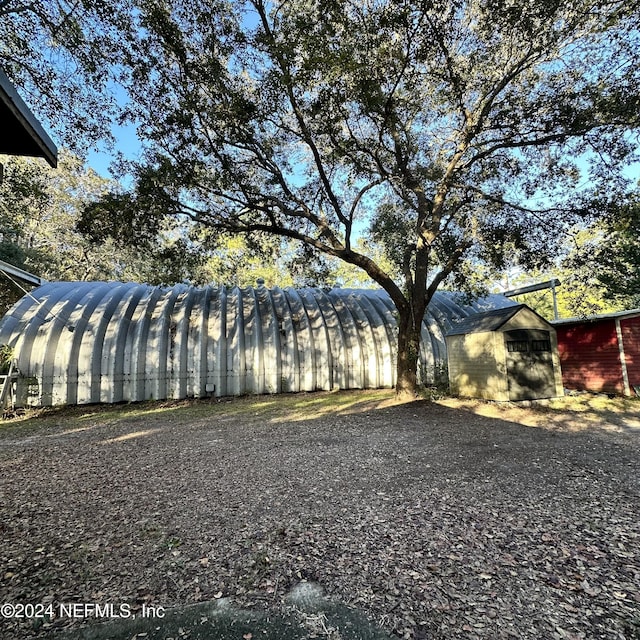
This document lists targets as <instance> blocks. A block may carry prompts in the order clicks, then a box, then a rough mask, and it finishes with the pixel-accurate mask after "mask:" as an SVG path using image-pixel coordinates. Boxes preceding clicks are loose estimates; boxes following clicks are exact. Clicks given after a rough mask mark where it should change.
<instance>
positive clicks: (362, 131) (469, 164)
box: [85, 0, 640, 393]
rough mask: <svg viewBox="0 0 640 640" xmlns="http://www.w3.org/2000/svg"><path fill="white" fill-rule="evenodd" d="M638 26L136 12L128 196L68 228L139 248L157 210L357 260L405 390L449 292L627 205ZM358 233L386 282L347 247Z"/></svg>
mask: <svg viewBox="0 0 640 640" xmlns="http://www.w3.org/2000/svg"><path fill="white" fill-rule="evenodd" d="M638 13H639V12H638V6H637V3H629V2H627V1H626V0H624V1H616V0H611V1H608V0H569V1H567V0H542V1H533V2H516V1H514V0H455V1H452V2H451V1H443V0H422V1H420V0H417V1H416V0H410V1H409V0H404V1H403V0H400V1H393V2H392V1H390V0H362V1H361V0H358V2H353V1H350V0H286V1H284V0H282V1H281V0H275V1H273V2H266V1H263V0H248V1H247V2H239V1H238V2H237V1H233V0H230V1H225V0H217V1H212V0H195V1H190V2H186V1H180V0H175V1H170V0H167V1H154V2H142V3H141V6H140V13H139V14H138V17H139V18H140V20H141V22H140V30H139V32H138V37H139V41H138V42H137V44H136V46H135V47H134V49H135V50H134V52H133V54H132V56H131V58H130V60H129V64H130V67H129V71H130V81H131V86H130V89H131V97H132V109H131V113H130V116H131V118H132V119H133V120H135V121H136V122H137V123H138V125H139V135H140V137H141V138H142V139H144V140H145V141H146V151H145V154H144V156H143V157H142V159H141V161H140V162H139V163H137V164H136V165H135V167H134V171H135V174H136V182H135V187H134V188H133V189H132V192H131V193H130V194H127V196H126V197H123V196H114V197H112V198H109V199H108V200H106V201H104V202H102V203H98V204H96V205H95V206H93V207H91V208H90V209H89V210H87V214H86V219H85V223H86V224H87V225H88V226H89V227H91V226H92V227H93V230H94V232H95V233H96V234H97V235H98V236H99V235H100V233H107V232H111V233H112V234H116V235H117V233H119V232H120V233H121V232H122V229H123V228H124V226H123V220H126V221H127V222H128V225H127V228H128V229H129V230H134V232H135V233H137V234H140V236H141V237H142V236H144V235H145V234H150V233H151V234H152V233H153V231H154V229H156V228H157V227H158V226H161V225H163V224H166V219H167V217H171V218H173V219H174V220H175V221H178V222H180V221H188V222H189V223H190V224H196V225H203V226H206V227H209V228H212V229H219V230H221V231H224V232H237V233H262V234H264V233H269V234H275V235H277V236H282V237H284V238H290V239H294V240H297V241H299V242H301V243H303V244H304V245H306V246H307V247H309V248H311V249H312V250H314V251H317V252H321V253H324V254H328V255H330V256H334V257H337V258H340V259H342V260H344V261H345V262H347V263H350V264H352V265H356V266H358V267H360V268H361V269H363V270H364V271H365V272H366V273H367V274H368V275H369V276H370V277H371V278H372V279H373V280H375V281H376V282H377V283H378V284H379V285H380V286H381V287H383V288H384V289H385V290H386V291H387V292H388V293H389V295H390V296H391V298H392V299H393V301H394V303H395V305H396V307H397V312H398V334H399V335H398V363H397V389H398V391H399V392H410V393H412V392H414V391H415V389H416V384H417V364H418V354H419V340H420V325H421V321H422V318H423V316H424V313H425V309H426V307H427V305H428V304H429V301H430V300H431V298H432V296H433V294H434V293H435V291H436V290H437V289H438V287H439V286H441V284H442V283H443V282H444V281H445V280H446V279H447V278H449V277H451V276H455V275H456V274H457V275H458V278H459V279H460V278H463V277H464V274H465V272H468V269H469V265H474V264H478V265H479V264H482V263H493V264H497V265H498V266H500V265H501V264H503V263H504V261H505V259H506V257H508V258H509V259H511V260H516V261H519V262H520V263H521V264H524V265H531V266H540V265H543V264H544V263H545V261H549V260H551V259H552V258H553V255H554V252H555V251H556V250H557V247H558V243H559V240H560V239H561V238H563V235H564V234H565V233H567V232H569V231H570V230H571V229H575V228H576V225H580V224H584V223H585V222H588V221H590V220H591V219H592V218H593V217H597V216H598V215H599V214H600V213H601V212H604V211H607V212H610V211H611V210H612V208H613V207H614V206H615V205H616V203H617V202H618V201H619V199H620V198H623V197H624V196H625V192H626V190H627V185H626V183H625V180H624V177H623V173H622V169H623V168H624V167H625V165H627V164H629V163H630V162H631V161H632V157H633V152H634V150H635V148H636V146H637V137H634V136H635V135H636V132H637V127H638V124H639V113H640V99H639V91H638V89H639V87H640V83H639V80H640V78H639V72H638V65H637V64H636V62H635V61H636V56H637V51H638V49H639V45H640V38H639V37H638V26H639V25H638ZM123 205H126V206H124V207H123ZM118 211H119V212H120V213H119V214H117V212H118ZM123 212H124V214H123ZM105 213H108V214H109V215H111V216H112V218H111V220H112V221H115V223H116V224H115V226H114V225H111V226H110V223H109V222H108V221H107V220H106V218H105V217H104V216H105ZM367 232H368V233H369V234H370V235H371V236H372V237H373V238H374V239H375V240H378V241H380V242H383V243H384V245H385V247H386V252H387V256H388V257H389V258H390V259H391V260H392V262H393V265H394V269H391V270H390V269H386V268H383V266H382V265H381V264H380V263H379V262H376V261H375V260H374V259H372V257H371V256H370V255H368V254H367V253H366V252H362V251H361V250H359V249H358V245H357V244H356V242H355V240H356V238H357V237H358V236H359V235H362V234H363V233H367ZM361 246H362V245H361ZM465 269H466V270H467V271H465Z"/></svg>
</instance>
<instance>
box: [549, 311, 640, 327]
mask: <svg viewBox="0 0 640 640" xmlns="http://www.w3.org/2000/svg"><path fill="white" fill-rule="evenodd" d="M635 316H640V309H629V310H627V311H613V312H611V313H599V314H597V315H592V316H584V317H574V318H560V319H559V320H552V321H551V324H553V325H559V324H580V323H583V322H599V321H601V320H612V319H613V320H615V319H616V318H619V319H622V318H633V317H635Z"/></svg>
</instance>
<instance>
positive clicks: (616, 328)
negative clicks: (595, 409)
mask: <svg viewBox="0 0 640 640" xmlns="http://www.w3.org/2000/svg"><path fill="white" fill-rule="evenodd" d="M553 325H554V327H555V329H556V333H557V335H558V353H559V356H560V363H561V365H562V379H563V384H564V386H565V387H566V388H567V389H575V390H582V391H595V392H599V393H600V392H602V393H615V394H620V395H625V396H635V395H640V309H631V310H629V311H621V312H618V313H608V314H601V315H595V316H590V317H587V318H568V319H563V320H557V321H555V322H554V323H553Z"/></svg>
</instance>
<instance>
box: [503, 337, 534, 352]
mask: <svg viewBox="0 0 640 640" xmlns="http://www.w3.org/2000/svg"><path fill="white" fill-rule="evenodd" d="M507 351H508V352H509V353H526V352H527V351H529V343H528V342H527V341H526V340H507Z"/></svg>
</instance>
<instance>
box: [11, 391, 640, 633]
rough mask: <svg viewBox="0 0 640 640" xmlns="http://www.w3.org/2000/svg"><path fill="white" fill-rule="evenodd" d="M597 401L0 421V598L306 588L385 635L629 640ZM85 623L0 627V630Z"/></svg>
mask: <svg viewBox="0 0 640 640" xmlns="http://www.w3.org/2000/svg"><path fill="white" fill-rule="evenodd" d="M611 402H612V404H611V403H610V405H607V406H608V408H607V409H606V410H603V411H583V412H581V413H577V412H575V411H569V410H566V411H562V410H561V411H551V410H549V409H548V408H547V409H544V408H543V409H538V408H529V409H522V408H515V407H513V406H506V407H503V408H498V407H496V406H495V405H490V404H487V403H469V402H467V403H465V402H462V401H456V400H449V401H443V402H438V403H428V402H425V401H416V402H411V403H405V404H395V403H394V400H393V396H392V394H391V393H390V392H386V391H385V392H380V391H376V392H362V393H357V392H356V393H353V392H352V393H338V394H324V393H321V394H306V395H301V396H280V397H260V398H241V399H236V400H233V401H223V402H219V401H218V402H215V401H212V402H193V403H189V402H181V403H176V404H174V405H171V404H164V405H151V404H149V405H141V406H139V405H131V406H128V407H120V408H117V407H116V408H109V409H107V408H99V407H98V408H96V407H93V408H91V407H89V408H87V407H85V408H84V409H82V408H76V409H74V410H65V411H62V412H49V413H46V414H44V417H34V418H31V419H29V420H26V421H25V420H22V421H20V422H9V423H6V424H5V425H2V426H0V535H1V539H2V545H1V548H0V562H1V567H0V603H3V602H6V603H11V604H13V605H15V604H20V603H22V604H26V603H30V604H38V605H42V606H50V609H49V611H51V610H54V611H55V612H59V611H60V609H59V607H60V605H61V604H62V603H91V604H95V605H99V606H104V605H113V607H115V611H116V613H117V612H118V611H122V610H129V611H134V612H138V611H141V610H142V607H143V605H144V606H145V607H146V609H147V610H149V607H179V606H184V605H187V604H191V603H196V602H204V601H209V600H211V601H214V600H219V599H227V598H228V599H229V601H230V602H233V603H234V604H236V605H237V606H240V607H243V608H249V609H253V610H264V609H267V610H281V609H283V608H286V607H287V606H289V605H288V604H285V602H286V600H285V598H286V595H287V593H289V592H290V590H291V589H292V588H294V587H295V586H296V585H298V584H299V583H301V582H302V583H304V581H310V582H314V583H318V584H319V585H321V586H322V587H323V588H324V590H325V592H326V593H327V594H328V595H329V596H330V597H332V598H334V599H336V600H337V601H340V602H342V603H346V604H348V605H349V606H351V607H353V608H356V609H358V610H360V611H361V612H363V613H364V614H365V615H366V616H367V617H368V618H369V619H370V620H372V621H373V622H374V623H375V624H377V625H380V626H381V627H382V628H383V629H385V630H387V631H388V632H389V633H392V634H395V635H397V636H399V637H402V638H415V639H425V638H430V639H432V638H433V639H445V638H446V639H448V638H467V639H473V638H487V639H501V638H520V639H536V640H538V639H540V638H544V639H547V638H548V639H552V638H567V639H578V638H583V639H595V638H607V639H609V638H610V639H612V640H613V639H619V640H622V639H631V638H640V508H639V507H640V474H639V470H640V469H639V468H640V462H639V461H640V456H639V449H640V446H639V445H640V429H639V428H638V425H640V404H638V403H626V404H625V406H624V408H620V406H621V405H619V404H616V402H615V401H611ZM629 407H631V408H630V409H629ZM478 412H484V413H492V414H493V415H484V416H483V415H479V414H478ZM527 425H536V426H527ZM123 607H124V609H123ZM100 611H101V610H100V609H98V613H100ZM14 613H15V610H14ZM76 613H77V610H76ZM85 613H86V612H85ZM103 613H104V611H103ZM56 615H57V614H56ZM100 617H101V615H96V612H95V609H92V610H89V611H88V613H87V615H81V616H69V615H66V616H58V617H56V618H54V619H53V620H48V619H47V618H45V619H42V618H38V619H32V620H25V619H4V620H2V619H0V636H1V637H3V638H22V637H32V636H39V635H44V634H45V633H51V632H52V631H55V630H56V629H58V628H63V627H67V626H69V625H72V626H78V625H84V624H94V623H96V622H102V621H103V620H102V619H100V620H97V619H96V618H100ZM188 635H189V634H188V631H185V636H184V637H188ZM245 635H246V634H245ZM248 635H249V636H250V635H251V634H248ZM323 635H324V636H331V637H333V638H334V640H337V639H338V638H339V633H338V632H337V631H335V630H332V629H327V628H326V627H324V628H322V627H321V626H320V627H317V628H315V629H313V630H310V631H309V636H310V637H311V636H316V637H317V636H323ZM54 637H55V635H54ZM239 637H240V638H242V637H243V636H242V635H241V636H239ZM255 640H257V638H256V639H255Z"/></svg>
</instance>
